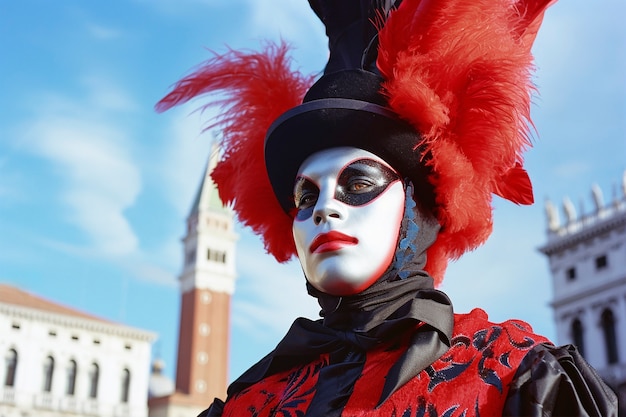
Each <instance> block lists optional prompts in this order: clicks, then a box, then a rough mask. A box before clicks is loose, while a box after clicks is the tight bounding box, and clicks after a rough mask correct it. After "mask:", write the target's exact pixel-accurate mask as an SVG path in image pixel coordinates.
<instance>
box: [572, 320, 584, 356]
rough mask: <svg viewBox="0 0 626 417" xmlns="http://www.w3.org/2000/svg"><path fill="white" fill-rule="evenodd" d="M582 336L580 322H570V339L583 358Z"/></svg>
mask: <svg viewBox="0 0 626 417" xmlns="http://www.w3.org/2000/svg"><path fill="white" fill-rule="evenodd" d="M583 334H584V331H583V324H582V323H581V322H580V320H578V319H575V320H574V321H573V322H572V339H573V341H574V345H576V347H577V348H578V351H579V352H580V354H581V355H583V357H584V356H585V342H584V336H583Z"/></svg>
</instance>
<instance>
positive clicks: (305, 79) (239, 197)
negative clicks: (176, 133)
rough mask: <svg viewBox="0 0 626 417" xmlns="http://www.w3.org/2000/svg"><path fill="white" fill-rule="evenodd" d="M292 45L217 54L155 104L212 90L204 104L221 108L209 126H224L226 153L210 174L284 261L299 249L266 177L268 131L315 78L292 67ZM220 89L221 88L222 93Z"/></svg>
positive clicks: (160, 106) (221, 192)
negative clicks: (265, 153)
mask: <svg viewBox="0 0 626 417" xmlns="http://www.w3.org/2000/svg"><path fill="white" fill-rule="evenodd" d="M288 50H289V48H288V47H287V46H286V45H285V44H284V43H282V44H280V45H276V44H267V45H266V46H265V50H264V51H263V52H249V53H244V52H240V51H233V50H229V51H228V52H227V53H225V54H223V55H217V54H214V56H213V58H211V59H209V60H207V61H205V62H204V63H203V64H202V65H200V66H199V67H198V68H197V69H196V70H195V71H194V72H193V73H192V74H190V75H189V76H187V77H185V78H183V79H182V80H180V81H179V82H178V83H177V84H176V85H175V86H174V88H173V89H172V91H171V92H170V93H169V94H168V95H166V96H165V97H164V98H163V99H162V100H161V101H159V102H158V103H157V105H156V109H157V111H165V110H167V109H169V108H171V107H173V106H175V105H178V104H181V103H184V102H186V101H189V100H190V99H192V98H194V97H197V96H200V95H204V94H213V98H212V99H211V100H209V101H208V102H207V103H206V104H204V105H203V106H202V107H201V109H206V108H208V107H212V106H220V107H221V108H222V111H221V112H220V115H219V116H218V117H217V119H216V120H215V121H214V122H213V123H211V124H210V125H209V126H208V127H207V129H211V128H220V129H222V133H223V140H222V148H223V149H224V154H223V156H222V159H221V161H220V162H219V163H218V164H217V166H216V167H215V169H214V171H213V173H212V174H211V176H212V178H213V180H214V181H215V183H216V184H217V186H218V191H219V195H220V198H221V199H222V201H223V202H224V203H225V204H232V206H233V209H234V211H235V212H236V213H237V218H238V219H239V221H240V222H241V223H243V224H244V225H246V226H249V227H250V228H251V229H252V230H253V231H254V232H255V233H257V234H259V235H260V236H261V237H262V240H263V242H264V244H265V248H266V250H267V251H268V252H269V253H271V254H272V255H274V257H275V258H276V259H277V260H278V261H280V262H284V261H287V260H289V259H290V258H291V257H292V256H293V255H294V254H295V252H296V251H295V244H294V242H293V237H292V234H291V223H292V218H291V217H289V216H288V215H287V214H286V213H285V212H284V211H283V210H282V208H281V207H280V204H279V203H278V200H277V199H276V198H274V193H273V190H272V186H271V184H270V182H269V179H268V177H267V171H266V169H265V163H264V159H263V153H264V140H265V132H266V131H267V129H268V128H269V126H270V125H271V123H272V122H273V121H274V120H276V118H278V116H280V115H281V114H282V113H283V112H285V111H287V110H288V109H290V108H292V107H295V106H296V105H298V104H300V103H301V102H302V97H303V96H304V94H305V92H306V90H307V89H308V88H309V87H310V85H311V84H312V82H313V78H312V77H310V76H304V75H303V74H301V73H300V72H297V71H292V70H291V68H290V60H289V58H288V56H287V53H288ZM216 93H222V95H221V96H220V97H221V98H217V97H216Z"/></svg>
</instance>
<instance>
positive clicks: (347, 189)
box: [293, 159, 400, 221]
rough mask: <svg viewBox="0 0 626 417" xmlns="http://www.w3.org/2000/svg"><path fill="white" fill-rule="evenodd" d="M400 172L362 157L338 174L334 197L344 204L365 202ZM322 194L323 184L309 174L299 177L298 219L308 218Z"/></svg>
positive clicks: (390, 182)
mask: <svg viewBox="0 0 626 417" xmlns="http://www.w3.org/2000/svg"><path fill="white" fill-rule="evenodd" d="M399 180H400V176H399V175H398V174H397V173H396V172H395V171H393V170H392V169H391V168H389V167H387V166H385V165H383V164H381V163H380V162H378V161H374V160H372V159H359V160H357V161H354V162H351V163H350V164H348V165H346V166H345V167H344V168H343V169H342V170H341V172H340V173H339V176H338V177H337V187H336V189H335V193H334V198H335V200H337V201H340V202H342V203H344V204H348V205H350V206H354V207H358V206H363V205H365V204H367V203H369V202H370V201H372V200H374V199H375V198H376V197H378V196H379V195H381V194H382V193H383V192H384V191H385V190H386V189H387V188H388V187H389V186H390V185H391V184H393V183H394V182H396V181H399ZM319 195H320V189H319V187H318V186H317V185H316V184H315V183H313V182H312V181H311V180H309V179H308V178H306V177H299V178H297V179H296V184H295V186H294V192H293V199H294V204H295V206H296V209H297V213H296V217H295V219H296V220H300V221H301V220H306V219H308V218H310V217H311V216H312V215H313V210H314V209H315V205H316V204H317V200H318V198H319Z"/></svg>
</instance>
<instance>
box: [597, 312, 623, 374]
mask: <svg viewBox="0 0 626 417" xmlns="http://www.w3.org/2000/svg"><path fill="white" fill-rule="evenodd" d="M601 321H602V332H603V333H604V345H605V347H606V358H607V362H608V363H609V364H613V363H617V362H618V361H619V358H618V356H617V334H616V331H615V316H614V315H613V311H612V310H611V309H610V308H607V309H605V310H604V311H603V312H602V318H601Z"/></svg>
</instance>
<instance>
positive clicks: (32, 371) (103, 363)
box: [0, 284, 156, 417]
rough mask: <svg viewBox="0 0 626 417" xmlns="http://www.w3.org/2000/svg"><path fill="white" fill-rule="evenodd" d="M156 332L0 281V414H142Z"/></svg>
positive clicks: (105, 416)
mask: <svg viewBox="0 0 626 417" xmlns="http://www.w3.org/2000/svg"><path fill="white" fill-rule="evenodd" d="M155 337H156V335H155V334H153V333H151V332H147V331H144V330H139V329H134V328H131V327H128V326H124V325H120V324H116V323H112V322H109V321H105V320H102V319H99V318H97V317H94V316H91V315H88V314H86V313H83V312H80V311H77V310H74V309H71V308H68V307H65V306H62V305H59V304H57V303H54V302H51V301H49V300H46V299H43V298H41V297H39V296H36V295H34V294H30V293H28V292H25V291H22V290H20V289H19V288H16V287H13V286H10V285H4V284H0V354H1V355H2V359H3V360H2V362H1V365H2V366H0V383H1V384H2V385H0V417H27V416H33V417H61V416H74V417H76V416H94V417H145V416H147V414H148V412H147V396H148V377H149V373H150V369H149V367H150V355H151V345H152V342H153V341H154V339H155Z"/></svg>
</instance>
